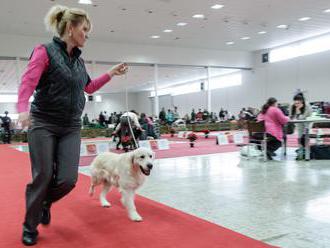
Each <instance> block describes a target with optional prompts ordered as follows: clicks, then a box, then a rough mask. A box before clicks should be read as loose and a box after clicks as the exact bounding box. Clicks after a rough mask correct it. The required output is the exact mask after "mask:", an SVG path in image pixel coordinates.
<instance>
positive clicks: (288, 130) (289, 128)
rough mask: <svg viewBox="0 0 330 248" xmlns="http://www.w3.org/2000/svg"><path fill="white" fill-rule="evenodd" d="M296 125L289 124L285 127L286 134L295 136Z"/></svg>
mask: <svg viewBox="0 0 330 248" xmlns="http://www.w3.org/2000/svg"><path fill="white" fill-rule="evenodd" d="M294 127H295V125H294V123H291V122H289V123H287V124H286V125H285V126H284V133H286V134H293V133H294Z"/></svg>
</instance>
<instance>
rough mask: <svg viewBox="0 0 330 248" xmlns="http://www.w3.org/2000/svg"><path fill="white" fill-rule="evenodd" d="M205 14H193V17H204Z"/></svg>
mask: <svg viewBox="0 0 330 248" xmlns="http://www.w3.org/2000/svg"><path fill="white" fill-rule="evenodd" d="M204 17H205V16H204V15H203V14H196V15H193V18H197V19H204Z"/></svg>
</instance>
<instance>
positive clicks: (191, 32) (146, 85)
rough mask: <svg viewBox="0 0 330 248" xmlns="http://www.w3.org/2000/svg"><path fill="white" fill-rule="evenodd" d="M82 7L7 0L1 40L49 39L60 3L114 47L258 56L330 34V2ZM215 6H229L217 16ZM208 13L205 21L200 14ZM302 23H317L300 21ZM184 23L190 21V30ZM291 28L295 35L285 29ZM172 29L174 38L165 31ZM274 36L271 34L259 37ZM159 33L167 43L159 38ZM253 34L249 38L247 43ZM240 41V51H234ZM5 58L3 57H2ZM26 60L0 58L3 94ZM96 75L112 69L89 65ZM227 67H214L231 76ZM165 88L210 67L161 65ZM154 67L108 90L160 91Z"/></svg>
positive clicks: (143, 2)
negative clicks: (47, 22) (83, 13)
mask: <svg viewBox="0 0 330 248" xmlns="http://www.w3.org/2000/svg"><path fill="white" fill-rule="evenodd" d="M93 3H94V5H81V4H78V3H77V0H66V1H61V0H54V1H51V0H29V1H22V0H2V1H1V9H0V34H1V33H3V34H19V35H29V36H41V37H43V36H45V37H46V36H48V34H47V33H46V32H45V27H44V24H43V21H42V20H43V18H44V16H45V14H46V12H47V11H48V9H49V8H50V7H51V6H52V5H54V4H62V5H67V6H71V7H80V8H84V9H86V10H87V12H88V13H89V14H90V16H91V20H92V22H93V31H92V33H91V35H90V37H91V38H90V39H91V40H95V41H105V42H112V43H127V44H133V43H134V44H144V45H155V46H175V47H191V48H207V49H219V50H229V51H230V50H232V51H255V50H261V49H264V48H270V47H274V46H279V45H282V44H286V43H290V42H293V41H297V40H301V39H304V38H307V37H311V36H315V35H319V34H324V33H328V32H330V13H325V12H323V11H324V10H325V9H330V1H329V0H313V1H311V0H285V1H284V0H135V1H134V0H111V1H110V0H107V1H106V0H94V1H93ZM214 4H223V5H224V7H223V8H222V9H218V10H214V9H211V8H210V7H211V6H212V5H214ZM194 14H204V15H205V18H204V19H194V18H192V15H194ZM301 17H311V19H310V20H308V21H305V22H301V21H298V19H299V18H301ZM178 22H186V23H188V24H187V25H186V26H184V27H179V26H176V24H177V23H178ZM280 24H287V25H288V28H287V29H279V28H277V26H278V25H280ZM164 29H171V30H173V32H171V33H164V32H163V30H164ZM260 31H266V32H267V33H266V34H262V35H261V34H258V32H260ZM151 35H159V36H160V38H159V39H151V38H150V36H151ZM244 36H249V37H250V39H249V40H241V38H242V37H244ZM229 41H232V42H234V44H233V45H226V42H229ZM0 56H1V54H0ZM26 63H27V62H26V61H19V62H17V61H15V60H9V61H8V60H6V61H3V60H2V61H1V60H0V92H11V93H13V92H17V87H18V84H19V81H20V80H19V78H20V74H21V73H22V70H24V68H25V66H26ZM87 68H88V70H89V72H90V73H91V74H92V76H93V75H95V76H97V75H99V74H100V73H101V72H104V71H105V70H108V69H109V65H91V64H87ZM226 72H230V71H226V70H225V69H213V72H212V73H214V74H223V73H226ZM158 76H159V87H160V88H161V87H165V86H166V85H168V84H176V83H182V82H187V81H191V80H192V79H193V78H195V79H196V78H203V77H206V70H205V68H194V67H160V68H159V73H158ZM153 80H154V69H153V67H152V66H147V65H144V66H132V67H130V71H129V73H128V75H127V76H125V77H122V78H117V79H114V80H113V82H111V84H109V85H108V86H106V87H105V88H103V89H102V91H103V92H119V91H123V90H125V89H127V90H128V91H140V90H147V89H150V88H151V87H152V85H153Z"/></svg>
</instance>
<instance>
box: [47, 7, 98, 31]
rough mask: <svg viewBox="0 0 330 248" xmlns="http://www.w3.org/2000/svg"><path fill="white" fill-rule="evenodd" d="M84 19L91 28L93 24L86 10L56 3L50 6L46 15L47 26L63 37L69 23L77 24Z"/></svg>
mask: <svg viewBox="0 0 330 248" xmlns="http://www.w3.org/2000/svg"><path fill="white" fill-rule="evenodd" d="M84 21H86V22H87V25H88V29H89V30H91V28H92V24H91V22H90V19H89V16H88V14H87V12H86V11H85V10H82V9H76V8H69V7H66V6H62V5H55V6H53V7H51V8H50V10H49V11H48V13H47V15H46V16H45V24H46V28H47V30H49V31H52V32H53V33H55V34H58V35H59V36H60V37H62V36H63V35H64V33H65V30H66V26H67V24H68V23H69V24H70V23H71V24H72V25H73V26H77V25H79V24H81V23H83V22H84Z"/></svg>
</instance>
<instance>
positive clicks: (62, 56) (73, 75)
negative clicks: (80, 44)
mask: <svg viewBox="0 0 330 248" xmlns="http://www.w3.org/2000/svg"><path fill="white" fill-rule="evenodd" d="M44 46H45V48H46V50H47V55H48V58H49V66H48V68H47V70H46V71H44V72H43V74H42V75H41V78H40V80H39V83H38V86H37V88H36V91H35V94H34V101H33V102H32V104H31V113H32V116H33V117H35V118H38V119H39V118H41V119H42V120H44V121H46V122H50V123H53V124H56V125H60V126H77V125H80V124H81V120H80V117H81V114H82V111H83V109H84V107H85V95H84V88H85V86H86V85H87V84H88V83H89V82H90V77H89V76H88V74H87V72H86V68H85V64H84V61H83V60H82V59H81V58H80V57H79V56H80V54H81V51H80V49H78V48H74V49H73V51H72V55H71V56H69V55H68V53H67V51H66V43H65V42H63V41H62V40H61V39H59V38H57V37H54V38H53V41H52V42H50V43H48V44H45V45H44Z"/></svg>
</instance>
